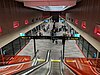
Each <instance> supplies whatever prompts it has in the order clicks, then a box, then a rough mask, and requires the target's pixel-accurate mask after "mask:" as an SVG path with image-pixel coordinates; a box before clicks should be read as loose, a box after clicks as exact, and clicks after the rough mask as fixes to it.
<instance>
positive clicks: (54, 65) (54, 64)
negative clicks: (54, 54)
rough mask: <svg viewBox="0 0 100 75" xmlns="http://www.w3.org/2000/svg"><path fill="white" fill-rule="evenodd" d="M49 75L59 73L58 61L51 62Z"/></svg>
mask: <svg viewBox="0 0 100 75" xmlns="http://www.w3.org/2000/svg"><path fill="white" fill-rule="evenodd" d="M50 75H61V72H60V63H59V62H52V63H51V73H50Z"/></svg>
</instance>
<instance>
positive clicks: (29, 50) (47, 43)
mask: <svg viewBox="0 0 100 75" xmlns="http://www.w3.org/2000/svg"><path fill="white" fill-rule="evenodd" d="M61 25H63V24H62V23H56V26H58V27H61ZM46 26H47V25H46ZM52 26H53V23H50V29H49V30H48V31H47V32H43V35H50V31H51V29H52ZM62 34H63V31H61V32H58V33H57V36H61V35H62ZM57 41H58V44H55V43H52V40H42V39H38V40H36V49H37V50H39V57H41V58H42V59H44V58H45V54H46V52H47V50H51V58H52V59H59V58H60V57H61V53H60V52H61V50H62V49H63V47H62V41H61V40H57ZM18 55H27V56H31V58H33V56H34V44H33V40H30V42H29V43H28V44H27V46H26V47H24V48H23V50H22V51H21V52H19V54H18ZM65 57H84V55H83V54H82V52H81V51H80V50H79V48H78V47H77V45H76V43H75V40H66V42H65Z"/></svg>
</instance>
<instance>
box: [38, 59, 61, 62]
mask: <svg viewBox="0 0 100 75" xmlns="http://www.w3.org/2000/svg"><path fill="white" fill-rule="evenodd" d="M37 61H45V59H37ZM60 61H61V60H51V62H60Z"/></svg>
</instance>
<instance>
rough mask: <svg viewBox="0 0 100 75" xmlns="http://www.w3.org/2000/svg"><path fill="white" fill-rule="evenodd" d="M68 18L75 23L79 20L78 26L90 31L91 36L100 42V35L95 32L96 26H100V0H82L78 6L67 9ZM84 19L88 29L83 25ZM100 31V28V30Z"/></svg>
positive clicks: (87, 31)
mask: <svg viewBox="0 0 100 75" xmlns="http://www.w3.org/2000/svg"><path fill="white" fill-rule="evenodd" d="M66 18H67V20H68V19H69V18H70V22H72V21H73V22H72V23H74V25H75V19H77V20H78V25H76V26H77V27H78V28H80V29H81V30H82V31H84V32H86V33H88V34H89V35H90V36H92V37H93V38H95V39H96V40H98V41H99V42H100V35H96V34H95V33H94V29H95V26H96V25H97V24H98V25H99V26H100V0H82V1H81V2H78V3H77V5H76V6H74V7H72V8H70V9H68V10H66ZM82 21H86V29H83V28H82V27H81V24H82ZM99 31H100V30H99Z"/></svg>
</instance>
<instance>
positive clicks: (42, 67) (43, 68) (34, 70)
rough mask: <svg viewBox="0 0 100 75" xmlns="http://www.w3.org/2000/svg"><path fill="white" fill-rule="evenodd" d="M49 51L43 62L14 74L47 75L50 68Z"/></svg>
mask: <svg viewBox="0 0 100 75" xmlns="http://www.w3.org/2000/svg"><path fill="white" fill-rule="evenodd" d="M50 53H51V50H48V51H47V55H46V59H45V62H44V63H41V64H38V65H36V66H32V67H30V68H28V69H26V70H24V71H21V72H18V73H16V74H14V75H30V74H32V75H36V74H39V73H40V74H39V75H41V73H43V75H49V73H50V70H51V66H50V65H51V61H50Z"/></svg>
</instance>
